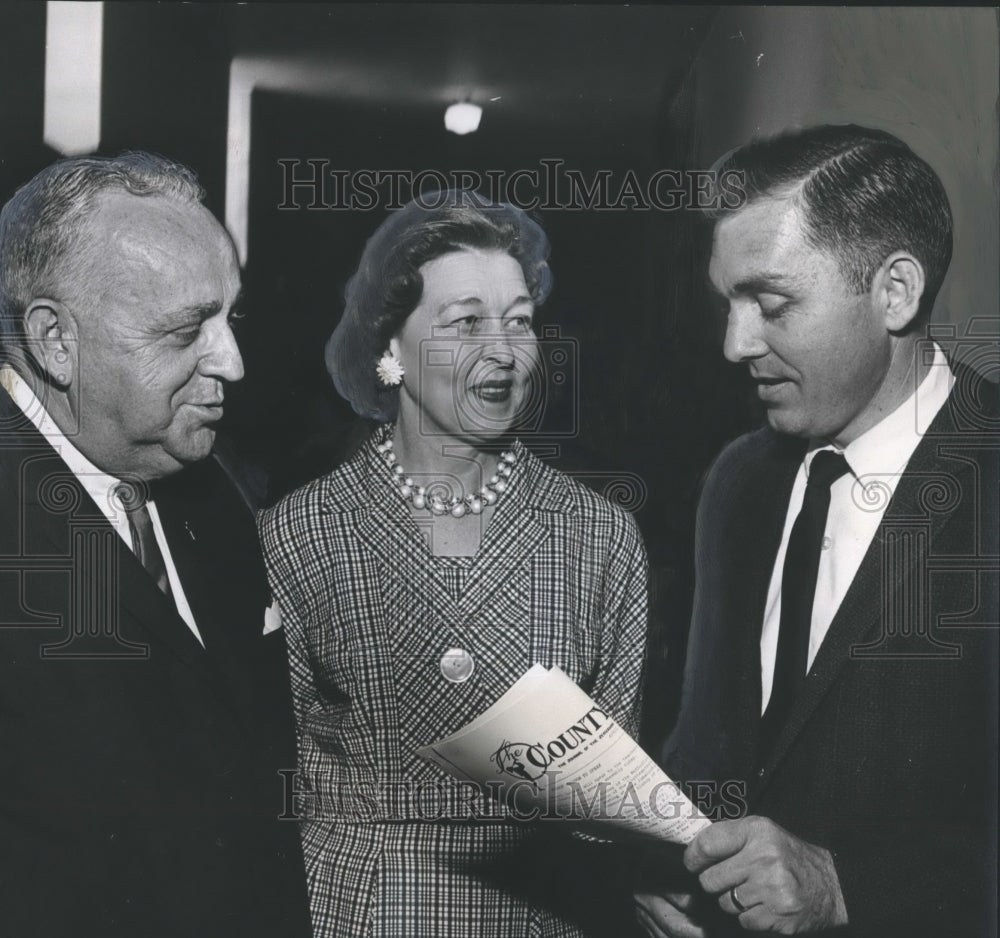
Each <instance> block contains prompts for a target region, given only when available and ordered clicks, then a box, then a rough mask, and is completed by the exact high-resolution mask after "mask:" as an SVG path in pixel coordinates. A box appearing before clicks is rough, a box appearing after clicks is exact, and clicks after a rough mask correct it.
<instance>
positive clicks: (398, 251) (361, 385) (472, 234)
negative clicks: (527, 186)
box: [326, 189, 552, 420]
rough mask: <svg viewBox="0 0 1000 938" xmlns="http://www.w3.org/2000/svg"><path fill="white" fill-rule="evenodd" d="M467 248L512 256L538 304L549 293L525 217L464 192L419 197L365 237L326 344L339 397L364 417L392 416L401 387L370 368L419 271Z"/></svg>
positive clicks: (403, 313)
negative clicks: (382, 380)
mask: <svg viewBox="0 0 1000 938" xmlns="http://www.w3.org/2000/svg"><path fill="white" fill-rule="evenodd" d="M468 248H471V249H475V250H482V251H503V252H504V253H506V254H509V255H510V256H511V257H513V258H514V259H515V260H516V261H517V262H518V263H519V264H520V265H521V270H522V271H523V272H524V281H525V283H526V284H527V287H528V290H529V292H530V294H531V298H532V300H533V301H534V302H535V305H536V306H537V305H540V304H541V303H542V302H544V300H545V298H546V297H547V296H548V295H549V292H550V291H551V289H552V274H551V272H550V270H549V265H548V256H549V241H548V238H547V237H546V236H545V232H544V231H543V230H542V228H541V226H540V225H539V224H538V223H537V222H535V221H533V220H532V219H531V218H529V217H528V215H527V214H526V213H525V212H523V211H522V210H521V209H519V208H517V207H515V206H513V205H507V204H505V203H502V202H490V201H489V200H488V199H486V198H484V197H483V196H481V195H480V194H479V193H477V192H473V191H470V190H461V189H449V190H446V191H444V192H434V193H424V194H422V195H420V196H418V197H417V198H416V199H414V200H413V201H412V202H409V203H408V204H407V205H405V206H403V208H402V209H400V210H399V211H397V212H394V213H393V214H392V215H390V216H389V217H388V218H387V219H386V220H385V221H384V222H383V223H382V224H381V225H380V226H379V228H378V230H377V231H376V232H375V234H373V235H372V236H371V237H370V238H369V239H368V242H367V244H366V245H365V250H364V253H363V254H362V255H361V263H360V265H359V266H358V269H357V271H356V272H355V274H354V276H353V277H351V279H350V280H349V281H348V283H347V288H346V289H345V291H344V299H345V300H346V304H345V307H344V314H343V316H342V317H341V319H340V322H339V323H338V325H337V328H336V329H334V331H333V335H331V336H330V339H329V341H328V342H327V344H326V368H327V371H329V372H330V377H331V378H333V383H334V385H335V386H336V388H337V391H338V392H339V394H340V395H341V397H343V398H345V399H346V400H347V401H349V402H350V404H351V406H352V407H353V408H354V410H355V412H356V413H358V414H360V415H361V416H362V417H367V418H371V419H375V420H393V419H395V417H396V412H397V409H398V406H399V389H398V388H393V387H390V388H387V387H384V386H383V385H382V384H381V383H380V382H379V380H378V378H377V377H376V374H375V364H376V362H377V361H378V360H379V358H381V357H382V354H383V353H384V352H385V351H386V349H387V348H388V346H389V340H390V339H391V338H392V337H393V335H395V334H396V332H398V330H399V328H400V327H401V326H402V325H403V323H404V322H405V321H406V318H407V317H408V316H409V315H410V313H412V312H413V310H414V309H416V307H417V305H418V304H419V302H420V297H421V295H422V294H423V289H424V283H423V278H422V277H421V276H420V268H421V266H423V265H424V264H426V263H427V262H428V261H432V260H434V259H435V258H437V257H441V256H443V255H445V254H451V253H454V252H455V251H461V250H463V249H468Z"/></svg>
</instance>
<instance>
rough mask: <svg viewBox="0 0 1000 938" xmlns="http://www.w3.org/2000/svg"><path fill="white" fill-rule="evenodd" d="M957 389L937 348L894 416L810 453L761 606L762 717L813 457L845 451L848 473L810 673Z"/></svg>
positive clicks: (830, 520) (822, 577)
mask: <svg viewBox="0 0 1000 938" xmlns="http://www.w3.org/2000/svg"><path fill="white" fill-rule="evenodd" d="M954 383H955V376H954V375H953V374H952V372H951V368H950V367H949V365H948V359H947V358H946V357H945V354H944V352H943V351H942V350H941V348H940V346H938V345H937V344H935V345H934V360H933V362H932V363H931V367H930V371H929V372H928V373H927V375H925V376H924V379H923V381H921V382H920V386H919V387H918V388H917V390H916V391H915V392H914V393H913V394H911V395H910V396H909V397H908V398H907V399H906V400H905V401H904V402H903V403H902V404H900V405H899V407H897V408H896V409H895V410H894V411H893V412H892V413H891V414H889V415H888V416H887V417H885V418H883V419H882V420H881V421H879V422H878V423H877V424H875V426H874V427H871V428H870V429H869V430H867V431H866V432H865V433H862V434H861V436H859V437H858V438H857V439H856V440H854V441H852V442H851V443H849V444H848V445H847V447H846V448H845V449H843V450H842V451H841V450H837V449H836V447H834V446H832V445H830V444H824V443H821V442H817V443H815V444H813V445H812V446H810V448H809V451H808V452H807V453H806V456H805V459H804V460H803V461H802V465H801V466H799V471H798V474H797V475H796V477H795V484H794V485H793V486H792V494H791V497H790V498H789V500H788V513H787V515H786V516H785V528H784V532H783V533H782V535H781V546H780V547H779V548H778V556H777V557H776V558H775V561H774V570H773V572H772V573H771V585H770V587H769V589H768V591H767V604H766V605H765V607H764V610H765V611H764V627H763V630H762V632H761V636H760V684H761V713H763V712H764V710H766V709H767V704H768V701H769V700H770V699H771V686H772V683H773V681H774V661H775V657H776V656H777V653H778V628H779V623H780V621H781V574H782V570H783V569H784V566H785V553H786V551H787V549H788V538H789V537H790V536H791V533H792V526H793V525H794V524H795V519H796V518H797V517H798V514H799V511H800V509H801V508H802V502H803V499H804V497H805V491H806V479H807V476H808V474H809V469H810V467H811V465H812V460H813V458H814V457H815V455H816V453H818V452H819V451H820V450H822V449H827V450H833V451H835V452H842V453H843V455H844V458H845V459H846V460H847V465H848V467H849V468H850V472H848V473H847V474H846V475H843V476H841V477H840V478H839V479H837V481H836V482H834V483H833V485H831V486H830V511H829V514H828V515H827V519H826V529H825V531H824V536H823V546H822V549H821V552H820V558H819V571H818V573H817V577H816V594H815V598H814V600H813V608H812V620H811V624H810V630H809V654H808V659H807V662H806V668H807V669H808V668H811V667H812V663H813V661H814V660H815V658H816V653H817V652H818V651H819V648H820V645H822V644H823V639H824V638H826V633H827V631H828V630H829V628H830V623H831V622H832V621H833V617H834V616H835V615H836V613H837V610H838V609H839V608H840V604H841V602H842V601H843V599H844V596H845V595H847V590H848V588H849V587H850V585H851V583H852V582H853V580H854V577H855V575H856V574H857V572H858V569H859V567H860V566H861V561H862V560H863V559H864V556H865V554H866V553H867V551H868V548H869V546H870V545H871V542H872V540H873V539H874V537H875V532H876V531H877V530H878V526H879V524H881V522H882V516H883V515H884V514H885V510H886V508H887V507H888V505H889V501H890V500H891V499H892V496H893V494H894V493H895V491H896V485H897V484H898V482H899V479H900V477H901V476H902V474H903V471H904V470H905V469H906V464H907V463H908V462H909V461H910V457H911V456H912V455H913V453H914V450H916V448H917V445H918V444H919V443H920V440H921V438H922V437H923V435H924V434H925V433H926V432H927V428H928V427H929V426H930V424H931V421H932V420H933V419H934V417H935V416H937V413H938V411H939V410H940V409H941V408H942V407H943V406H944V402H945V401H946V400H947V399H948V395H949V393H951V389H952V386H953V385H954Z"/></svg>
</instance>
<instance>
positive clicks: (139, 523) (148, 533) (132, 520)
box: [115, 482, 173, 596]
mask: <svg viewBox="0 0 1000 938" xmlns="http://www.w3.org/2000/svg"><path fill="white" fill-rule="evenodd" d="M115 491H116V493H117V495H118V497H119V498H120V499H121V503H122V506H123V507H124V508H125V514H126V516H127V517H128V529H129V533H130V534H131V535H132V550H133V552H134V553H135V555H136V557H137V558H138V559H139V563H141V564H142V565H143V567H144V568H145V570H146V572H147V573H148V574H149V575H150V576H151V577H152V578H153V582H154V583H156V585H157V586H158V587H159V588H160V592H162V593H164V594H166V595H167V596H172V595H173V594H172V593H171V591H170V580H169V579H168V578H167V565H166V563H164V561H163V554H162V553H160V545H159V544H157V543H156V533H155V532H154V531H153V519H152V517H150V514H149V508H148V507H147V506H146V493H145V491H144V490H143V487H142V486H141V485H139V484H135V483H132V482H120V483H119V484H118V487H117V488H116V490H115Z"/></svg>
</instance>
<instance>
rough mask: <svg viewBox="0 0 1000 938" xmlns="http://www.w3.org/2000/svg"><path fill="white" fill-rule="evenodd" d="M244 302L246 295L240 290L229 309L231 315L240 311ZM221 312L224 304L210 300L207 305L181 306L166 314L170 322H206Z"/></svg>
mask: <svg viewBox="0 0 1000 938" xmlns="http://www.w3.org/2000/svg"><path fill="white" fill-rule="evenodd" d="M243 300H244V294H243V291H242V290H240V291H239V293H237V294H236V297H235V299H234V300H233V302H232V305H231V306H230V307H229V313H230V315H232V314H233V313H234V312H239V311H240V309H241V307H242V305H243ZM221 311H222V303H220V302H219V301H218V300H210V301H209V302H207V303H192V304H191V305H190V306H181V307H180V308H178V309H175V310H171V311H170V312H169V313H167V314H166V318H167V320H168V321H170V322H192V321H194V320H197V321H198V322H204V321H205V320H206V319H211V318H212V317H213V316H216V315H218V314H219V313H220V312H221Z"/></svg>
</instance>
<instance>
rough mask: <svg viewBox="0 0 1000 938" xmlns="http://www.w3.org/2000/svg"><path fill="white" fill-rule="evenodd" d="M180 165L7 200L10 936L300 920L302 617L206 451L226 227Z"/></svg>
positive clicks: (148, 937) (1, 622)
mask: <svg viewBox="0 0 1000 938" xmlns="http://www.w3.org/2000/svg"><path fill="white" fill-rule="evenodd" d="M202 195H203V193H202V191H201V188H200V186H199V185H198V182H197V180H196V178H195V177H194V175H193V174H192V173H191V172H190V171H189V170H187V169H186V168H184V167H182V166H179V165H177V164H174V163H171V162H169V161H168V160H165V159H163V158H161V157H155V156H151V155H149V154H143V153H132V154H125V155H123V156H121V157H117V158H114V159H107V158H85V159H74V160H66V161H62V162H60V163H56V164H54V165H53V166H50V167H49V168H48V169H46V170H44V171H43V172H41V173H40V174H38V176H36V177H35V178H34V179H32V180H31V181H30V182H29V183H28V184H27V185H26V186H24V187H23V188H22V189H20V190H19V191H18V192H17V193H16V194H15V195H14V197H13V198H12V199H11V200H10V202H8V204H7V205H6V206H5V207H4V209H3V211H2V213H0V326H2V330H3V331H2V336H3V345H2V350H3V359H4V361H3V363H2V364H3V368H2V369H0V383H2V387H3V389H2V390H0V480H2V484H0V934H3V935H5V936H6V935H9V936H12V938H13V936H29V935H30V936H33V938H69V936H74V938H91V936H94V938H97V936H122V938H124V936H128V938H136V936H143V938H192V936H204V938H229V936H231V938H237V936H239V938H247V936H261V938H264V936H266V938H279V936H280V938H299V936H301V938H305V936H307V935H308V934H309V921H308V906H307V901H306V894H305V879H304V874H303V870H302V859H301V853H300V846H299V840H298V833H297V829H296V826H295V825H294V823H292V822H290V821H286V820H281V816H282V814H283V813H285V814H286V815H287V813H288V812H286V811H285V809H284V805H283V791H284V787H285V786H284V784H283V778H282V776H281V775H280V774H279V773H280V771H281V770H283V769H294V766H295V740H294V728H293V722H292V713H291V703H290V695H289V689H288V679H287V673H286V661H285V653H284V638H283V634H282V632H281V630H280V628H278V627H277V626H278V625H279V622H278V620H277V619H276V618H275V617H274V616H273V614H272V613H271V611H270V610H269V604H270V597H269V595H268V591H267V587H266V580H265V573H264V569H263V563H262V559H261V556H260V552H259V548H258V545H257V539H256V530H255V524H254V518H253V515H252V512H251V510H250V509H249V508H248V507H247V505H246V504H245V503H244V502H243V500H242V499H241V497H240V495H239V493H238V492H237V490H236V489H235V488H234V487H233V485H232V484H230V482H229V479H228V478H227V476H226V475H225V473H224V472H223V471H222V469H221V468H220V465H219V463H218V462H217V461H216V460H214V459H213V458H210V453H211V450H212V445H213V442H214V438H215V425H216V423H217V421H218V420H219V419H220V417H221V416H222V404H223V400H224V395H225V387H226V385H227V384H228V383H230V382H233V381H238V380H239V379H240V378H241V377H242V376H243V364H242V360H241V358H240V353H239V350H238V348H237V346H236V341H235V338H234V335H233V332H232V328H231V324H232V322H231V321H232V319H233V317H234V316H236V315H237V302H238V297H239V290H240V277H239V269H238V265H237V261H236V256H235V252H234V250H233V246H232V243H231V241H230V239H229V237H228V235H227V234H226V232H225V231H224V230H223V228H222V227H221V226H220V225H219V224H218V222H217V221H216V220H215V219H214V218H213V217H212V215H211V214H210V213H209V212H208V211H207V210H206V209H205V208H204V206H203V205H202V204H201V198H202Z"/></svg>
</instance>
